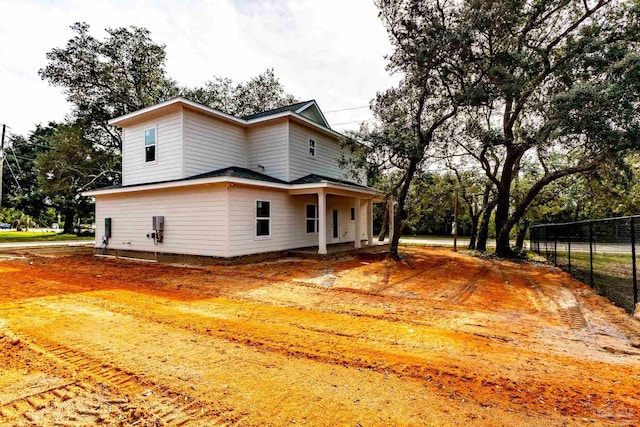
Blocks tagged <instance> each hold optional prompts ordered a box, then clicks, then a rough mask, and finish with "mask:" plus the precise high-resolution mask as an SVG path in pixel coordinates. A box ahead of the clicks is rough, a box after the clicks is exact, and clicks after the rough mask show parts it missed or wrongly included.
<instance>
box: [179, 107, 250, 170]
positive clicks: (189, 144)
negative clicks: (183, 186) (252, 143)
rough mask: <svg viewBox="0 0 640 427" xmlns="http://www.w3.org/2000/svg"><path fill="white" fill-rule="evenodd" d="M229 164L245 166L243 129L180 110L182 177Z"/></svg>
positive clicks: (245, 139)
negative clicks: (182, 121) (182, 116)
mask: <svg viewBox="0 0 640 427" xmlns="http://www.w3.org/2000/svg"><path fill="white" fill-rule="evenodd" d="M229 166H239V167H243V168H246V167H248V164H247V138H246V133H245V130H244V128H242V127H241V126H238V125H234V124H231V123H227V122H225V121H223V120H219V119H216V118H213V117H209V116H205V115H202V114H199V113H196V112H193V111H189V110H186V109H185V110H184V177H185V178H186V177H190V176H194V175H198V174H201V173H205V172H211V171H214V170H217V169H222V168H226V167H229Z"/></svg>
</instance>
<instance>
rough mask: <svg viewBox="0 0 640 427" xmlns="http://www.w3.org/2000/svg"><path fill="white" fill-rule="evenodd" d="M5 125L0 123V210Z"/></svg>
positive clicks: (0, 203)
mask: <svg viewBox="0 0 640 427" xmlns="http://www.w3.org/2000/svg"><path fill="white" fill-rule="evenodd" d="M6 130H7V125H2V139H0V210H2V169H3V168H4V134H5V131H6Z"/></svg>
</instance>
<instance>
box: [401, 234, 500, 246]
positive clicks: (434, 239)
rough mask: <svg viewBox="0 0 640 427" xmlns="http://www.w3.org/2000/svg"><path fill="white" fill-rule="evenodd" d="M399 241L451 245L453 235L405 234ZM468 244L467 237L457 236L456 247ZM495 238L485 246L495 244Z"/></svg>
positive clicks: (429, 244)
mask: <svg viewBox="0 0 640 427" xmlns="http://www.w3.org/2000/svg"><path fill="white" fill-rule="evenodd" d="M400 243H405V244H409V245H427V246H453V237H449V238H447V237H421V236H415V237H412V236H407V237H401V238H400ZM468 245H469V239H468V238H465V237H462V238H458V247H459V248H462V247H466V246H468ZM495 245H496V242H495V240H489V241H487V246H491V247H493V246H495Z"/></svg>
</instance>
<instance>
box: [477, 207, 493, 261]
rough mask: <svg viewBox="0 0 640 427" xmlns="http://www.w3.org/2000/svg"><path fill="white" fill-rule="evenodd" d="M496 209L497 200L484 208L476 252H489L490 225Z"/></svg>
mask: <svg viewBox="0 0 640 427" xmlns="http://www.w3.org/2000/svg"><path fill="white" fill-rule="evenodd" d="M495 207H496V200H495V199H493V200H491V201H490V202H489V203H488V204H487V206H486V207H485V208H484V212H483V213H482V221H481V222H480V229H479V230H478V241H477V243H476V250H478V251H482V252H485V251H486V250H487V239H488V238H489V223H490V222H491V212H493V209H494V208H495Z"/></svg>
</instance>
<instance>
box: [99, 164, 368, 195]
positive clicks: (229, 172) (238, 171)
mask: <svg viewBox="0 0 640 427" xmlns="http://www.w3.org/2000/svg"><path fill="white" fill-rule="evenodd" d="M220 176H229V177H234V178H244V179H252V180H254V181H263V182H274V183H277V184H319V183H321V182H333V183H335V184H343V185H350V186H354V187H360V188H369V187H367V186H365V185H360V184H356V183H355V182H351V181H345V180H342V179H336V178H330V177H328V176H322V175H315V174H310V175H306V176H303V177H302V178H298V179H296V180H294V181H291V182H287V181H283V180H281V179H278V178H274V177H272V176H268V175H265V174H263V173H260V172H254V171H252V170H249V169H246V168H241V167H238V166H231V167H228V168H223V169H218V170H215V171H211V172H206V173H201V174H198V175H194V176H190V177H188V178H179V179H168V180H165V181H154V182H145V183H144V184H129V185H112V186H110V187H102V188H97V189H96V190H111V189H116V188H129V187H144V186H147V185H155V184H165V183H168V182H179V181H191V180H195V179H204V178H216V177H220Z"/></svg>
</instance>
